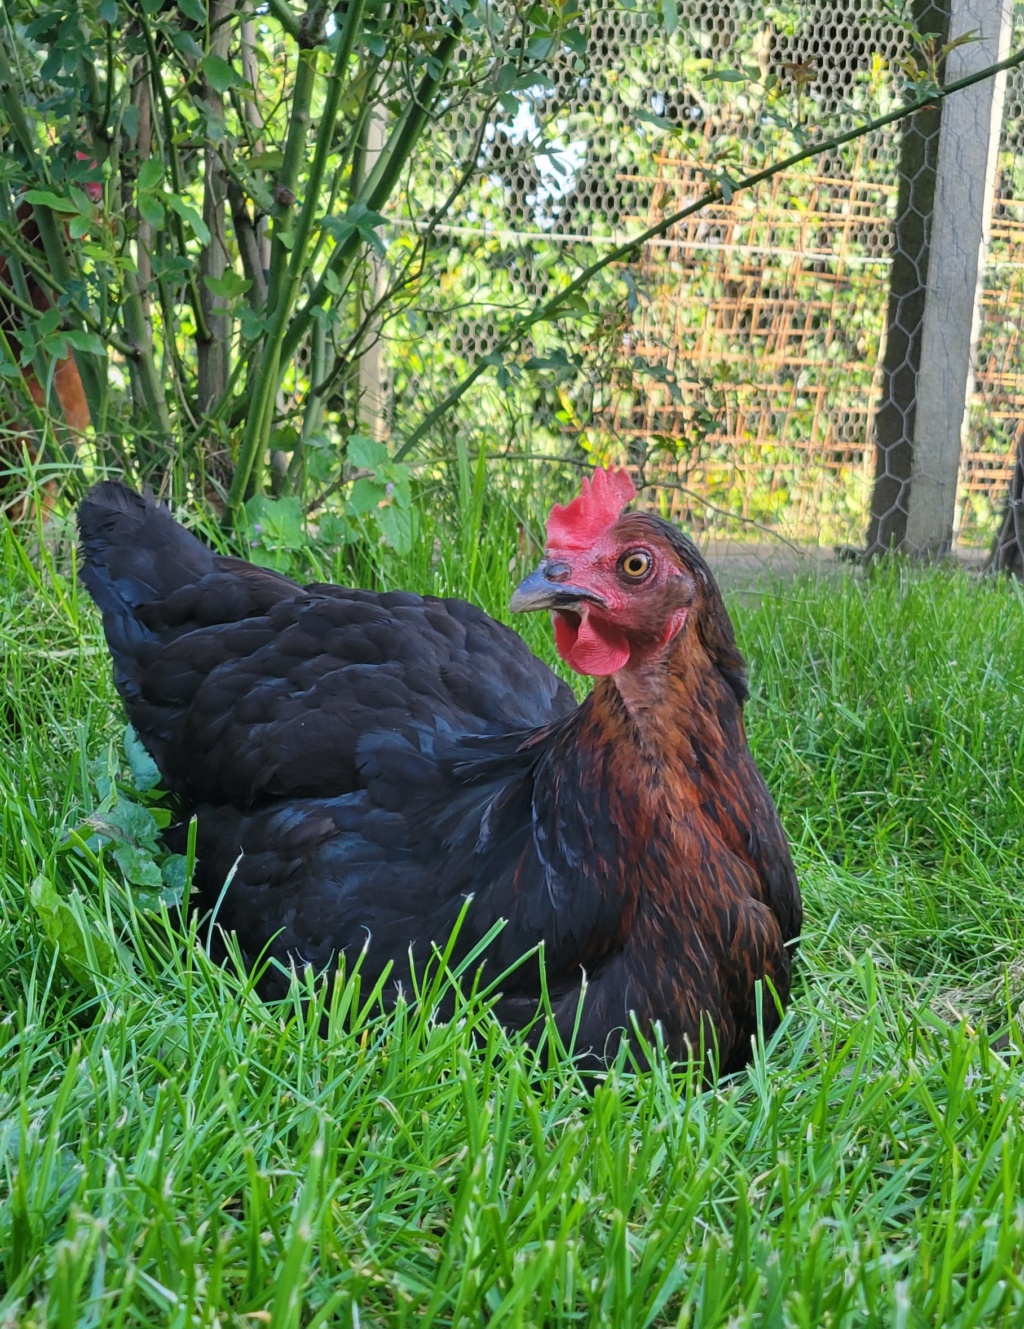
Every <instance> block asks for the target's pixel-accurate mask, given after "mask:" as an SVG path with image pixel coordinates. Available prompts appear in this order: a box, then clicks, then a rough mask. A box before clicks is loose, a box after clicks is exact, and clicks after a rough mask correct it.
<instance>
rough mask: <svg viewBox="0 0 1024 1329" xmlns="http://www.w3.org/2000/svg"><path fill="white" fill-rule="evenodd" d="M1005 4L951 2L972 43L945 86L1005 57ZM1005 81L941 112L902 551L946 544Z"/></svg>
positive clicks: (942, 550)
mask: <svg viewBox="0 0 1024 1329" xmlns="http://www.w3.org/2000/svg"><path fill="white" fill-rule="evenodd" d="M1012 8H1013V4H1012V0H954V2H953V4H952V7H951V14H950V40H955V39H956V38H957V37H960V36H964V35H966V34H973V35H974V38H975V39H974V40H970V41H968V42H966V43H965V44H964V45H963V46H958V47H956V48H955V49H954V50H952V51H950V53H949V55H948V57H947V59H946V81H947V82H953V81H954V80H955V79H958V78H963V77H964V76H965V75H967V74H970V73H972V72H974V71H975V70H978V69H983V68H984V67H985V66H986V65H990V64H994V63H995V62H996V61H997V60H1002V59H1004V58H1005V56H1006V55H1007V54H1008V52H1009V45H1010V28H1011V21H1012ZM1005 83H1006V75H1005V74H999V75H997V76H996V77H995V78H992V79H986V80H985V81H984V82H982V83H977V84H975V86H974V87H973V88H967V89H965V90H964V91H963V92H958V93H956V94H955V95H954V96H952V97H950V99H949V100H948V101H947V102H946V103H945V104H944V105H943V108H942V127H941V129H940V133H939V159H938V168H937V181H936V188H935V211H934V214H933V218H932V239H931V252H930V255H929V260H928V279H927V295H926V299H925V309H924V321H923V328H922V334H921V368H920V373H919V375H918V381H917V409H916V415H915V422H914V461H913V470H912V476H911V483H910V502H909V512H908V516H907V533H906V548H907V550H908V551H909V552H911V553H914V554H919V555H924V556H927V557H939V556H941V555H943V554H946V553H948V552H949V549H950V547H951V545H952V541H953V514H954V510H955V503H956V485H957V473H958V470H959V464H960V448H961V441H962V439H963V437H964V435H965V433H966V429H967V423H968V422H967V412H968V407H969V404H970V399H971V394H972V392H973V388H974V357H975V351H976V348H977V342H978V333H979V330H980V322H981V285H982V278H983V275H984V268H985V253H986V250H987V246H988V233H989V220H990V216H991V210H992V193H993V188H994V185H995V173H996V161H997V155H998V150H999V133H1000V129H1001V127H1002V112H1003V95H1004V89H1005Z"/></svg>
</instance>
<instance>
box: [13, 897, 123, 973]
mask: <svg viewBox="0 0 1024 1329" xmlns="http://www.w3.org/2000/svg"><path fill="white" fill-rule="evenodd" d="M29 900H30V902H31V905H32V908H33V909H34V910H35V913H36V917H37V918H38V919H39V921H40V923H41V924H42V927H43V931H44V932H45V933H46V935H47V937H49V939H50V941H51V942H53V944H54V946H55V947H56V948H57V954H58V955H59V956H60V959H61V962H62V963H63V964H64V966H65V967H66V968H67V970H68V972H69V973H70V974H71V975H72V976H73V977H74V978H76V979H78V980H79V982H90V981H91V979H92V977H93V975H94V974H96V973H100V974H105V975H110V974H113V973H114V972H115V971H116V970H117V969H118V968H119V967H120V966H119V963H118V954H117V948H116V947H115V946H114V944H113V943H112V942H111V941H110V940H109V939H108V938H107V937H104V936H103V935H102V934H101V933H100V932H99V931H98V930H97V928H96V926H95V925H94V924H93V923H91V922H90V920H89V919H87V918H86V916H85V912H84V910H83V908H82V903H81V900H80V899H79V898H78V897H77V895H76V896H73V897H72V901H71V902H69V901H67V900H65V899H64V898H63V897H62V896H60V895H59V894H58V893H57V888H56V886H54V884H53V882H52V881H51V880H50V879H49V877H44V876H39V877H36V879H35V881H33V883H32V885H31V886H30V887H29Z"/></svg>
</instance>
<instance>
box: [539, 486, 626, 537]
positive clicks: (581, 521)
mask: <svg viewBox="0 0 1024 1329" xmlns="http://www.w3.org/2000/svg"><path fill="white" fill-rule="evenodd" d="M633 498H636V488H635V487H634V485H633V481H632V480H631V479H630V478H629V474H628V473H627V472H626V471H606V470H605V469H604V467H602V466H599V467H598V468H597V470H596V471H595V472H594V478H593V479H592V480H586V479H584V481H583V491H582V493H581V494H580V496H579V498H574V499H573V501H572V502H571V503H567V504H566V505H565V506H564V507H563V506H562V505H561V504H560V503H556V504H555V506H554V507H553V508H552V509H551V516H550V517H549V518H548V539H547V544H548V548H549V549H589V548H590V546H591V545H592V544H593V543H594V541H595V540H596V539H597V537H598V536H599V535H600V534H601V533H602V531H606V530H607V529H608V527H609V526H611V525H613V524H614V522H616V521H617V520H618V517H619V514H620V513H621V512H622V509H623V508H624V507H625V506H626V504H627V503H628V502H629V501H630V499H633Z"/></svg>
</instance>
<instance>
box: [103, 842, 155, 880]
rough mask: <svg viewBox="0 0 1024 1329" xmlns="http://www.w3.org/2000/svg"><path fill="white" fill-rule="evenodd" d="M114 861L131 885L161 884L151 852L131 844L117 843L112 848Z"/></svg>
mask: <svg viewBox="0 0 1024 1329" xmlns="http://www.w3.org/2000/svg"><path fill="white" fill-rule="evenodd" d="M114 861H115V862H116V863H117V866H118V867H119V868H120V869H121V871H122V873H123V874H124V879H125V881H127V882H128V883H129V884H130V885H132V886H150V887H153V886H162V885H163V877H162V876H161V875H160V867H159V865H158V864H157V863H155V862H154V860H153V854H152V852H150V851H149V850H147V849H140V848H139V847H138V846H137V845H133V844H119V845H117V846H116V847H115V849H114Z"/></svg>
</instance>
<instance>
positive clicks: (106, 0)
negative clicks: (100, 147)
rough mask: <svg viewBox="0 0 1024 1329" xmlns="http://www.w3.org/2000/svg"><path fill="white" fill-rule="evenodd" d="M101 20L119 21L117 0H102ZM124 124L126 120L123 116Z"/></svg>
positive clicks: (105, 21) (112, 22)
mask: <svg viewBox="0 0 1024 1329" xmlns="http://www.w3.org/2000/svg"><path fill="white" fill-rule="evenodd" d="M99 14H100V20H101V22H103V23H109V24H111V25H113V24H114V23H116V22H117V0H100V9H99ZM121 123H122V124H123V123H124V120H123V118H122V122H121Z"/></svg>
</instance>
